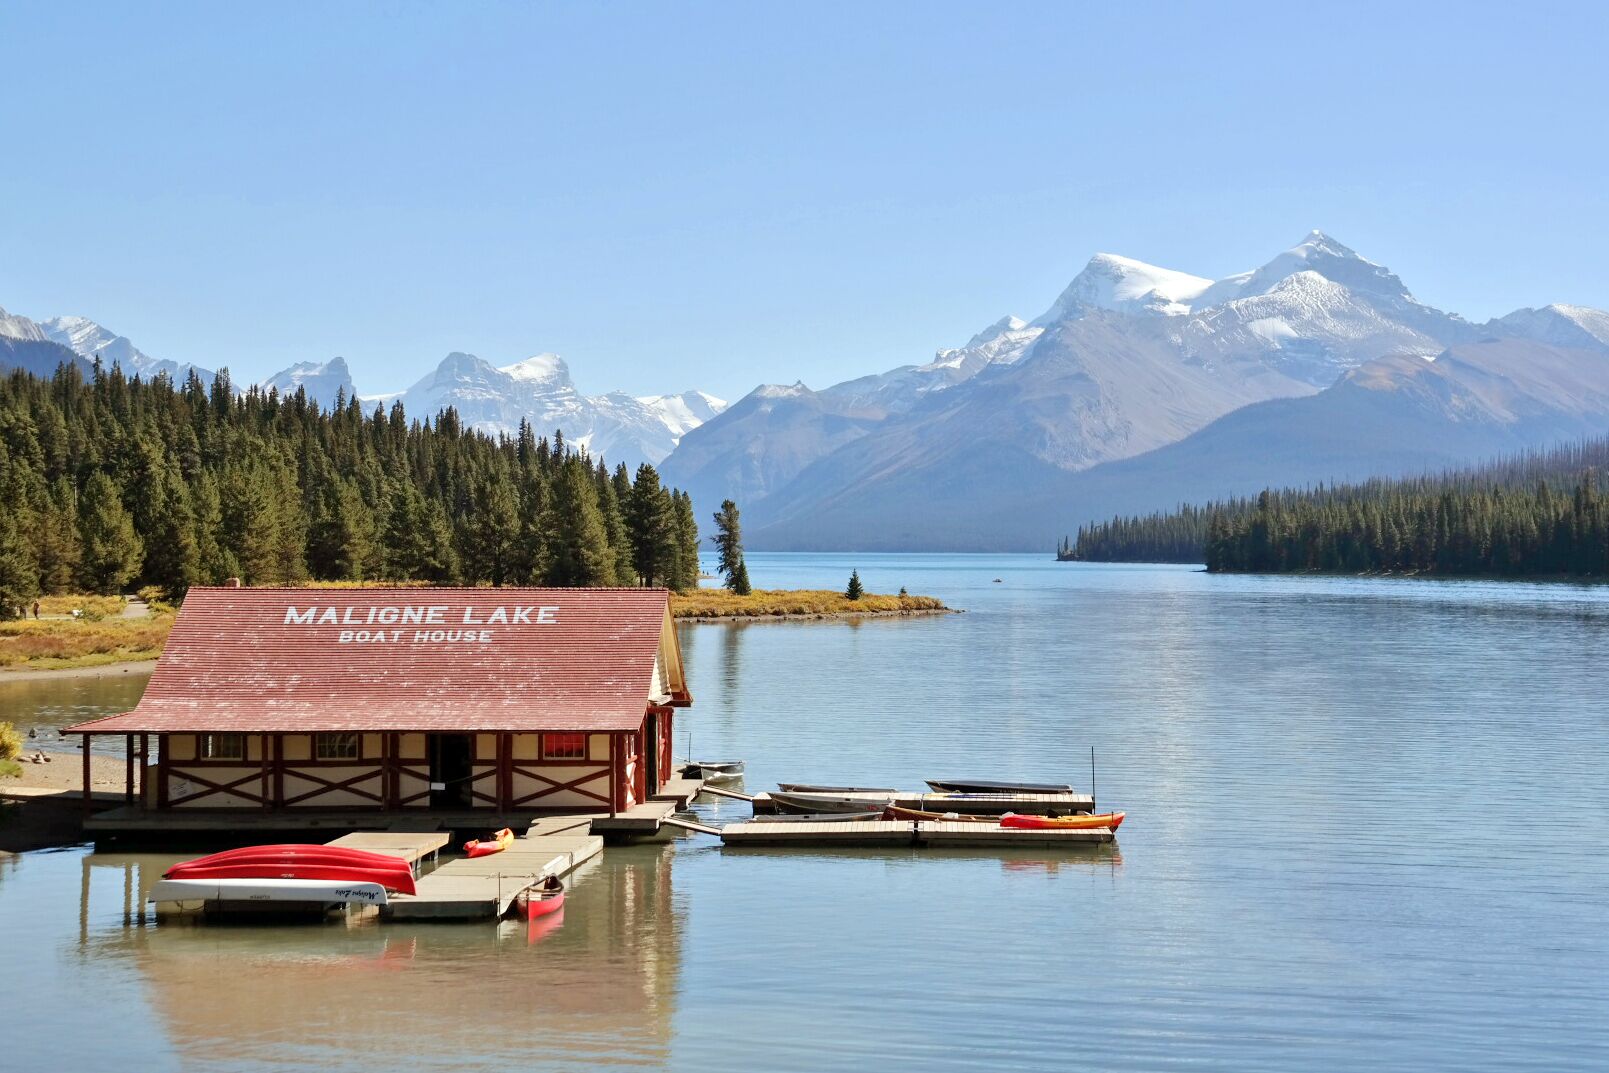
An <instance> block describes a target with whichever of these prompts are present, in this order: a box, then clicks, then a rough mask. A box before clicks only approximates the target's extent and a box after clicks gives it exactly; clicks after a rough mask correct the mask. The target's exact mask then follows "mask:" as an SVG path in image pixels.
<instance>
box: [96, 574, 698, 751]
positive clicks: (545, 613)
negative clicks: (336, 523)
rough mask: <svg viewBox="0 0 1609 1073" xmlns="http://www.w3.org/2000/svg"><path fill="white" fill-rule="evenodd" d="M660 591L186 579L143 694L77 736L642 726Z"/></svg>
mask: <svg viewBox="0 0 1609 1073" xmlns="http://www.w3.org/2000/svg"><path fill="white" fill-rule="evenodd" d="M669 613H670V609H669V595H668V594H667V593H666V592H665V591H664V590H663V589H513V588H504V589H431V588H397V589H236V588H228V589H212V588H196V589H191V590H190V592H189V594H188V595H187V596H186V597H185V601H184V607H183V608H182V610H180V612H179V617H178V619H177V620H176V621H175V623H174V625H173V633H172V634H171V635H170V636H169V638H168V643H167V647H166V649H165V650H164V651H163V653H162V658H161V659H160V660H159V661H158V662H157V665H156V671H155V673H153V674H152V675H151V682H150V685H148V686H147V687H146V689H145V695H144V696H143V697H141V698H140V703H139V706H138V707H136V708H135V709H134V710H133V711H131V712H125V713H124V714H122V715H114V716H109V717H108V718H105V719H99V720H96V721H94V722H91V723H83V724H81V725H79V726H76V727H73V728H71V731H72V732H88V733H96V734H102V733H105V734H125V733H141V732H154V733H163V732H173V731H176V732H180V733H185V732H203V731H207V732H218V731H244V732H248V733H294V732H308V731H318V730H423V731H429V730H449V731H451V730H461V731H477V730H487V731H489V730H507V731H530V730H635V729H636V728H637V727H638V726H640V725H641V724H642V720H643V716H644V714H645V713H646V711H647V707H648V704H649V702H650V697H651V696H652V695H653V694H655V693H656V692H658V686H657V685H656V682H655V675H654V658H655V656H656V654H658V652H659V650H660V645H661V643H662V640H664V639H665V638H667V635H668V641H666V643H668V644H669V645H670V646H671V648H672V649H673V651H672V652H670V653H667V662H670V661H674V662H676V663H677V664H678V666H679V663H680V656H679V653H676V652H674V646H675V644H676V642H675V633H674V631H673V630H668V629H667V626H666V623H667V616H668V615H669Z"/></svg>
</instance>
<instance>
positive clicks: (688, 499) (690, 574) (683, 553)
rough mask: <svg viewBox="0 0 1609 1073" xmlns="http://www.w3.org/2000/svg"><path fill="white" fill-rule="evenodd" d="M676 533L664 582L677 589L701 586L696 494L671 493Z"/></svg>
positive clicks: (674, 532)
mask: <svg viewBox="0 0 1609 1073" xmlns="http://www.w3.org/2000/svg"><path fill="white" fill-rule="evenodd" d="M670 503H671V514H672V525H673V536H672V542H673V547H672V549H671V561H670V566H669V568H668V569H667V571H666V574H665V583H666V585H668V586H669V587H670V588H672V589H674V590H675V591H676V592H690V591H691V590H693V589H696V588H698V575H699V573H700V570H699V562H698V522H697V521H695V520H694V519H693V497H692V496H690V495H688V494H687V493H686V492H672V493H671V494H670Z"/></svg>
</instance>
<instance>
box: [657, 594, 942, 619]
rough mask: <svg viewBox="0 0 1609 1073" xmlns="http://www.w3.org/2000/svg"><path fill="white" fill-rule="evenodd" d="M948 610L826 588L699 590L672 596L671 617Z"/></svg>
mask: <svg viewBox="0 0 1609 1073" xmlns="http://www.w3.org/2000/svg"><path fill="white" fill-rule="evenodd" d="M948 610H950V609H949V608H947V607H945V606H944V601H942V600H939V599H937V598H936V597H932V596H879V595H877V594H875V593H870V592H868V593H866V594H864V595H863V596H861V598H860V599H858V600H851V599H849V598H848V597H846V596H845V595H844V594H843V593H841V592H831V591H828V590H826V589H769V590H768V589H756V590H754V591H753V592H751V593H750V594H749V595H747V596H739V595H737V594H736V593H732V592H728V591H726V590H725V589H699V590H698V591H697V592H690V593H687V594H686V595H672V596H671V598H670V611H671V614H672V615H674V616H675V617H677V618H680V619H746V618H756V619H763V618H841V617H851V616H855V615H900V614H905V615H931V614H938V613H941V612H944V611H948Z"/></svg>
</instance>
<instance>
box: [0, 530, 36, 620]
mask: <svg viewBox="0 0 1609 1073" xmlns="http://www.w3.org/2000/svg"><path fill="white" fill-rule="evenodd" d="M38 578H39V570H38V566H37V565H36V564H35V563H34V560H33V556H32V555H31V554H30V552H29V548H28V543H27V541H26V540H25V539H24V538H23V535H22V533H21V532H19V531H18V528H17V514H16V512H13V511H9V510H0V619H9V618H20V617H21V616H22V615H23V614H24V613H25V610H26V608H27V607H28V604H29V603H30V602H31V601H32V600H33V598H34V597H35V596H38V595H39V581H38Z"/></svg>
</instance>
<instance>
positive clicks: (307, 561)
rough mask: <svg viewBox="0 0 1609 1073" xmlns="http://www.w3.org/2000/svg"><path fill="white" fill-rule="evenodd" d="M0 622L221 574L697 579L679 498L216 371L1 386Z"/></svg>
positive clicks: (535, 442)
mask: <svg viewBox="0 0 1609 1073" xmlns="http://www.w3.org/2000/svg"><path fill="white" fill-rule="evenodd" d="M0 505H3V509H0V614H15V613H17V612H18V610H19V609H20V608H21V607H23V606H24V605H25V604H26V603H27V602H28V601H31V600H32V599H33V598H34V595H35V594H36V593H40V592H62V591H68V590H89V591H94V592H107V593H109V592H116V591H121V590H124V589H127V588H129V587H132V586H136V585H156V586H160V587H161V588H162V589H164V590H166V591H167V592H169V593H178V592H182V591H183V590H184V589H185V588H187V587H188V586H190V585H192V584H215V583H219V582H222V581H224V580H225V579H227V578H230V577H239V578H242V579H243V580H244V581H245V582H246V583H247V584H293V583H297V582H301V581H305V580H307V579H310V578H314V579H327V580H364V579H386V580H397V581H402V580H418V581H429V582H438V583H459V584H480V583H491V584H494V585H501V584H546V585H638V584H643V585H666V586H669V587H670V588H673V589H678V590H682V589H689V588H692V587H694V586H695V585H696V584H697V577H698V551H697V549H698V529H697V525H696V524H695V522H694V518H693V510H692V502H691V500H690V499H689V498H688V497H687V496H686V495H685V494H683V493H681V492H679V491H675V490H673V489H668V488H665V487H662V486H661V484H660V481H659V475H658V474H657V473H656V472H655V471H654V469H653V467H652V466H649V465H643V466H640V467H639V468H638V470H637V472H636V474H635V475H632V474H629V473H628V472H627V471H626V469H625V467H624V466H623V465H622V466H618V467H616V468H615V469H614V470H613V471H612V472H611V471H610V470H609V469H608V468H607V467H606V466H605V464H604V463H603V462H602V461H600V460H594V459H590V458H588V457H587V455H586V454H585V453H580V452H576V451H572V450H570V449H568V448H567V447H566V446H565V444H564V442H563V438H562V435H561V434H560V433H558V432H555V434H554V437H553V440H552V441H551V442H550V441H549V440H548V439H547V438H546V437H539V436H537V435H536V432H535V430H533V429H532V428H530V426H529V425H528V424H522V425H521V427H520V429H519V430H518V433H517V434H516V435H514V436H500V437H498V438H495V439H493V438H490V437H487V436H485V435H482V434H479V433H473V432H466V431H465V430H464V429H463V427H462V425H461V423H460V421H459V419H458V417H457V415H456V413H455V412H454V411H453V410H451V409H447V410H445V411H443V412H441V413H440V414H438V415H436V416H435V417H434V419H432V420H420V419H419V418H417V417H409V416H408V415H407V414H405V413H404V412H403V409H402V407H401V405H400V404H393V405H392V407H391V408H390V410H389V411H387V410H384V409H382V408H379V407H377V408H375V409H373V410H371V411H369V412H365V411H364V410H363V408H362V407H361V406H360V404H359V403H358V402H357V400H355V399H353V400H349V401H343V402H342V403H341V404H340V405H338V406H336V407H334V408H332V409H331V410H329V411H326V410H323V409H321V408H320V407H319V406H318V405H317V404H316V403H312V402H310V401H308V399H307V398H306V396H305V394H302V393H301V392H298V393H297V394H296V395H294V396H291V397H288V398H280V397H279V396H278V395H277V394H274V393H267V394H265V393H263V392H262V391H260V390H257V389H253V390H251V391H249V392H247V393H245V394H244V395H236V394H235V393H234V392H233V391H232V390H231V387H230V383H229V378H228V373H227V372H226V371H224V372H220V373H219V374H218V377H217V379H216V380H215V381H214V382H213V383H212V385H211V386H210V388H209V387H207V386H204V385H203V384H202V382H201V381H200V380H199V379H198V378H197V377H196V376H195V375H194V374H192V375H191V376H190V377H189V379H188V380H187V381H186V382H185V383H183V384H182V385H174V384H172V383H171V382H169V381H168V380H167V379H166V378H165V377H158V378H156V379H154V380H152V381H150V382H144V381H141V380H140V379H137V378H136V379H132V380H131V379H126V378H125V377H124V376H123V374H122V373H121V372H120V371H119V370H118V369H117V368H115V367H114V368H112V369H111V370H109V371H107V370H102V369H99V368H97V369H96V370H95V371H94V372H93V373H92V375H91V377H90V378H89V379H88V380H87V381H86V379H85V377H84V376H83V374H82V373H81V372H80V371H79V370H78V369H76V368H73V367H68V366H63V367H61V368H59V369H58V370H57V371H56V373H55V375H54V376H53V377H48V378H46V377H39V376H35V375H32V374H29V373H27V372H22V371H18V372H14V373H12V374H10V375H8V376H7V377H5V378H4V379H3V380H0Z"/></svg>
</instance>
